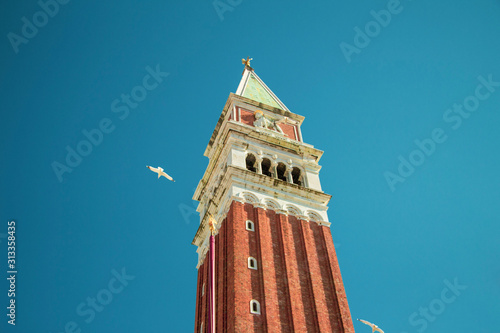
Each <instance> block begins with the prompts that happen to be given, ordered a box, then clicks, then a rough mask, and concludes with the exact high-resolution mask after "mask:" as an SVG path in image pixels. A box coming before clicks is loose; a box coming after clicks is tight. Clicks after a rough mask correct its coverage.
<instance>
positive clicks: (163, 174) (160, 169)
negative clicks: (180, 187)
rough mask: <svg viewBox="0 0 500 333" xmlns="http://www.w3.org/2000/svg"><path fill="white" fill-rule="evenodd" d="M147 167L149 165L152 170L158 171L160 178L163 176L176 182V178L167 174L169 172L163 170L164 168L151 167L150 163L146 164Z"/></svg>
mask: <svg viewBox="0 0 500 333" xmlns="http://www.w3.org/2000/svg"><path fill="white" fill-rule="evenodd" d="M146 167H147V168H148V169H149V170H151V171H153V172H156V173H157V174H158V178H160V177H161V176H163V177H165V178H167V179H168V180H171V181H173V182H175V180H174V179H173V178H172V177H170V176H169V175H167V174H166V173H165V172H164V171H163V169H162V168H161V167H158V168H153V167H150V166H149V165H146Z"/></svg>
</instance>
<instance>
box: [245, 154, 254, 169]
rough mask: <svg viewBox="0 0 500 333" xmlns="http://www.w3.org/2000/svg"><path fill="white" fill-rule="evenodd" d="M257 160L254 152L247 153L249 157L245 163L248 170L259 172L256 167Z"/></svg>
mask: <svg viewBox="0 0 500 333" xmlns="http://www.w3.org/2000/svg"><path fill="white" fill-rule="evenodd" d="M256 162H257V159H256V158H255V155H254V154H252V153H247V157H246V158H245V165H246V167H247V170H250V171H252V172H257V169H255V163H256Z"/></svg>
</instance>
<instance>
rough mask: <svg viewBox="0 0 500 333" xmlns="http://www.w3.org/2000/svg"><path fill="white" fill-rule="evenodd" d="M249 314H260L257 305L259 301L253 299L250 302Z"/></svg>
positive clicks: (258, 305)
mask: <svg viewBox="0 0 500 333" xmlns="http://www.w3.org/2000/svg"><path fill="white" fill-rule="evenodd" d="M250 313H253V314H260V303H259V301H256V300H254V299H253V300H251V301H250Z"/></svg>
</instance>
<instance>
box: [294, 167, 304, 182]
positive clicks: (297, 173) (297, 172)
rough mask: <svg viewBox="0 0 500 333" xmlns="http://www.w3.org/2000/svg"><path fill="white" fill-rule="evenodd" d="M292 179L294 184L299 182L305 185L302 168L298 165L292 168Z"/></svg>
mask: <svg viewBox="0 0 500 333" xmlns="http://www.w3.org/2000/svg"><path fill="white" fill-rule="evenodd" d="M292 179H293V183H294V184H297V185H299V186H303V185H302V174H301V172H300V169H299V168H297V167H294V168H293V169H292Z"/></svg>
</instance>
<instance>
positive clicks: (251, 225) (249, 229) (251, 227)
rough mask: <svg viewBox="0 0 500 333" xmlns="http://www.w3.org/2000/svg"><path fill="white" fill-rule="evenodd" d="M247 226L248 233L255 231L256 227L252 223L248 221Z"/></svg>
mask: <svg viewBox="0 0 500 333" xmlns="http://www.w3.org/2000/svg"><path fill="white" fill-rule="evenodd" d="M246 226H247V230H248V231H255V225H254V224H253V222H252V221H250V220H248V221H247V222H246Z"/></svg>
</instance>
